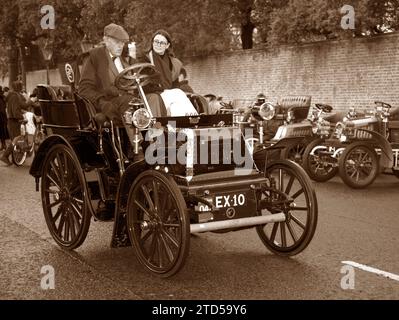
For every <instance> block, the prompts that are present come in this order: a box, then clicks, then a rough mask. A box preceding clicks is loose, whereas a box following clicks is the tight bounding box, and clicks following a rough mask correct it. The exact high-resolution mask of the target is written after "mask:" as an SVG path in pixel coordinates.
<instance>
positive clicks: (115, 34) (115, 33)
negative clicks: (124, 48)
mask: <svg viewBox="0 0 399 320" xmlns="http://www.w3.org/2000/svg"><path fill="white" fill-rule="evenodd" d="M104 36H107V37H112V38H115V39H118V40H120V41H129V34H128V33H127V32H126V30H125V29H123V27H121V26H119V25H117V24H115V23H110V24H109V25H107V26H105V28H104Z"/></svg>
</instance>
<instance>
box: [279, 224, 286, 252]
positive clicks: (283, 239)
mask: <svg viewBox="0 0 399 320" xmlns="http://www.w3.org/2000/svg"><path fill="white" fill-rule="evenodd" d="M280 234H281V245H282V246H283V247H284V248H285V247H287V235H286V232H285V222H280Z"/></svg>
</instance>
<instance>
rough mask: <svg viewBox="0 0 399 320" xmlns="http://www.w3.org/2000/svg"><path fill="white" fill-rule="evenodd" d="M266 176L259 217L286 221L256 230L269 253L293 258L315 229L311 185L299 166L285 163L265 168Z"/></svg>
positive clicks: (313, 197)
mask: <svg viewBox="0 0 399 320" xmlns="http://www.w3.org/2000/svg"><path fill="white" fill-rule="evenodd" d="M266 177H267V179H268V185H267V186H266V188H264V190H263V191H262V198H263V199H264V200H266V203H267V204H268V205H267V206H268V208H267V209H263V210H261V214H262V215H269V214H278V213H284V215H285V218H286V219H285V221H283V222H274V223H268V224H266V225H260V226H257V227H256V231H257V232H258V235H259V237H260V238H261V240H262V242H263V244H264V245H265V246H266V247H267V248H268V249H269V250H271V251H272V252H274V253H276V254H278V255H283V256H292V255H296V254H298V253H300V252H301V251H303V250H304V249H305V248H306V247H307V246H308V245H309V243H310V241H311V240H312V238H313V235H314V233H315V230H316V225H317V215H318V206H317V198H316V194H315V191H314V190H313V187H312V182H311V181H310V179H309V178H308V176H307V175H306V172H305V171H304V170H303V169H302V168H301V167H300V166H299V165H298V164H296V163H294V162H292V161H287V160H280V161H276V162H274V163H271V164H270V165H268V167H267V169H266Z"/></svg>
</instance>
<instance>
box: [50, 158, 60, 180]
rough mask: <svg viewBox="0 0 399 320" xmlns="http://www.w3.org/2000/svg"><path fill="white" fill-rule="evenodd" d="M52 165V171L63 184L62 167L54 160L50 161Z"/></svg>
mask: <svg viewBox="0 0 399 320" xmlns="http://www.w3.org/2000/svg"><path fill="white" fill-rule="evenodd" d="M50 166H51V168H52V169H53V170H52V172H54V174H55V176H56V178H57V180H58V184H62V180H61V176H60V169H59V167H57V166H56V165H55V163H54V160H53V161H50Z"/></svg>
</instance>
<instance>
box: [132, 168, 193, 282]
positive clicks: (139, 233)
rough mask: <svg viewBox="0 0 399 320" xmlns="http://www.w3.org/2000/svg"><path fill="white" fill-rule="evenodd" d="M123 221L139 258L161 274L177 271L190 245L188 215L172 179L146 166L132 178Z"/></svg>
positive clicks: (142, 262) (145, 265)
mask: <svg viewBox="0 0 399 320" xmlns="http://www.w3.org/2000/svg"><path fill="white" fill-rule="evenodd" d="M127 224H128V230H129V237H130V240H131V242H132V244H133V246H134V248H135V251H136V254H137V258H138V260H139V262H140V263H141V264H142V265H143V266H144V267H145V268H146V269H147V270H149V271H151V272H153V273H154V274H156V275H159V276H161V277H170V276H172V275H174V274H175V273H176V272H178V271H179V270H180V269H181V268H182V267H183V266H184V263H185V261H186V258H187V255H188V252H189V247H190V219H189V217H188V212H187V207H186V202H185V201H184V198H183V195H182V193H181V191H180V189H179V187H178V186H177V184H176V182H175V181H174V180H173V179H172V178H171V177H167V176H165V175H164V174H162V173H160V172H158V171H154V170H147V171H144V172H143V173H141V174H140V175H139V176H138V177H137V178H136V180H135V181H134V183H133V185H132V187H131V189H130V191H129V197H128V206H127Z"/></svg>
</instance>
